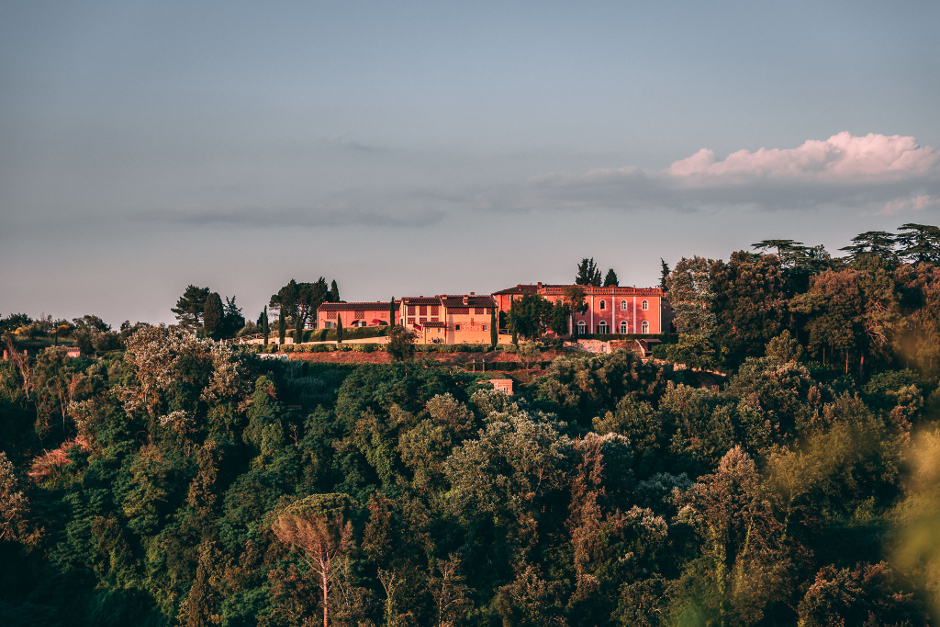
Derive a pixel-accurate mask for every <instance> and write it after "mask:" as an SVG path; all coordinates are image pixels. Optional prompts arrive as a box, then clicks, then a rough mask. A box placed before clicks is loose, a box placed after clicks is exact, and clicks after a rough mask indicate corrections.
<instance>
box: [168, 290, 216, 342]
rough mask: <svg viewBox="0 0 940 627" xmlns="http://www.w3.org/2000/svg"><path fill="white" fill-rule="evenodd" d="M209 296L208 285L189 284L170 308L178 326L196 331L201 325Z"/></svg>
mask: <svg viewBox="0 0 940 627" xmlns="http://www.w3.org/2000/svg"><path fill="white" fill-rule="evenodd" d="M207 298H209V288H208V287H196V286H195V285H189V286H187V287H186V291H184V292H183V295H182V296H180V298H179V300H178V301H176V307H175V308H173V309H171V310H170V311H172V312H173V313H175V314H176V319H177V320H179V323H180V326H182V327H185V328H186V329H189V330H190V331H197V330H198V329H200V328H201V327H202V317H203V313H204V312H205V309H206V299H207Z"/></svg>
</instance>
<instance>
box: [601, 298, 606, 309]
mask: <svg viewBox="0 0 940 627" xmlns="http://www.w3.org/2000/svg"><path fill="white" fill-rule="evenodd" d="M600 309H601V311H603V310H604V309H607V301H606V300H602V301H601V306H600Z"/></svg>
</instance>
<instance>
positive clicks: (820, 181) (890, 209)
mask: <svg viewBox="0 0 940 627" xmlns="http://www.w3.org/2000/svg"><path fill="white" fill-rule="evenodd" d="M553 201H554V202H555V203H556V204H562V205H566V206H569V207H570V206H589V205H603V206H606V207H609V208H622V209H633V208H641V207H646V208H672V209H679V210H694V209H697V208H719V207H722V206H729V205H730V206H750V207H754V208H759V209H761V208H762V209H788V208H789V209H792V208H817V207H822V206H826V205H835V206H843V207H855V208H858V209H860V210H862V211H865V212H874V213H878V214H882V215H886V214H887V215H893V214H897V213H901V212H907V211H924V210H927V209H937V208H938V207H940V152H938V151H937V150H936V149H934V148H932V147H930V146H919V145H918V143H917V140H916V139H915V138H914V137H903V136H900V135H891V136H887V135H880V134H876V133H869V134H868V135H866V136H864V137H857V136H854V135H852V134H850V133H848V132H842V133H838V134H836V135H833V136H832V137H830V138H829V139H826V140H807V141H806V142H805V143H804V144H803V145H801V146H799V147H797V148H769V149H768V148H760V149H759V150H756V151H754V152H751V151H748V150H739V151H736V152H733V153H731V154H730V155H728V156H727V157H725V158H724V159H719V158H718V157H717V156H716V155H715V152H714V151H713V150H710V149H707V148H703V149H701V150H699V151H698V152H697V153H695V154H693V155H692V156H690V157H686V158H685V159H680V160H678V161H676V162H674V163H673V164H672V165H670V166H669V167H668V168H666V169H665V170H661V171H650V170H643V169H641V168H638V167H635V166H630V167H624V168H603V169H595V170H591V171H589V172H586V173H583V174H550V175H547V176H544V177H540V178H538V179H534V180H532V181H530V192H529V194H527V197H526V198H524V199H523V200H522V204H523V205H526V206H528V207H530V208H531V207H533V206H535V205H537V204H551V203H552V202H553Z"/></svg>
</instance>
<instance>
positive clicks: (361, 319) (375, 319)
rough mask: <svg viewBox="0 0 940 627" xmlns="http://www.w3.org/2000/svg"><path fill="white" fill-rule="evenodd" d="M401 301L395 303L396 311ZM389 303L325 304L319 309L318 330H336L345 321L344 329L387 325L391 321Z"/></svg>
mask: <svg viewBox="0 0 940 627" xmlns="http://www.w3.org/2000/svg"><path fill="white" fill-rule="evenodd" d="M400 303H401V301H395V307H396V309H397V308H398V307H399V306H400ZM389 308H390V307H389V302H388V301H385V302H382V301H375V302H366V303H323V304H322V305H320V306H319V307H317V328H318V329H335V328H336V324H337V322H339V321H340V320H342V321H343V328H349V327H375V326H382V325H387V324H388V323H389V321H390V320H391V316H390V313H389Z"/></svg>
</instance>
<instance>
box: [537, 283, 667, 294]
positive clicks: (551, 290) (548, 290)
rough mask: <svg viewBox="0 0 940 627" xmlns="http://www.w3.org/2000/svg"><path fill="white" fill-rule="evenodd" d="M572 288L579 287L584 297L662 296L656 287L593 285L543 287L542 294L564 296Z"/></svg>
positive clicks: (661, 292)
mask: <svg viewBox="0 0 940 627" xmlns="http://www.w3.org/2000/svg"><path fill="white" fill-rule="evenodd" d="M572 287H580V288H581V289H583V290H584V294H585V295H586V296H591V295H594V296H633V295H636V296H662V295H663V291H662V290H661V289H659V288H658V287H633V286H629V287H628V286H623V285H620V286H613V285H612V286H610V287H595V286H593V285H570V284H569V285H543V286H542V289H541V290H540V292H541V293H542V294H564V293H565V291H566V290H568V289H569V288H572Z"/></svg>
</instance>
